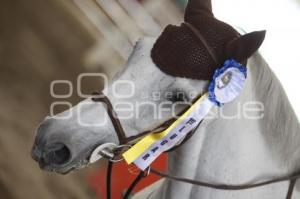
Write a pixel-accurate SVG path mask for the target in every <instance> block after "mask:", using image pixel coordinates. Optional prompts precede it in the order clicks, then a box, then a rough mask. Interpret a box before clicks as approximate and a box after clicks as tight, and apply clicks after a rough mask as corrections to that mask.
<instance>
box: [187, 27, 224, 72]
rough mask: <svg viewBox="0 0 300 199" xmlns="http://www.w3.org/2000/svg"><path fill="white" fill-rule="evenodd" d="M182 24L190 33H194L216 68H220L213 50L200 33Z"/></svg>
mask: <svg viewBox="0 0 300 199" xmlns="http://www.w3.org/2000/svg"><path fill="white" fill-rule="evenodd" d="M183 24H184V25H185V26H186V27H187V28H189V29H190V30H191V32H192V33H194V35H195V36H196V37H197V38H198V39H199V40H200V41H201V43H202V44H203V45H204V46H205V48H206V50H207V52H208V53H209V55H210V56H211V58H212V59H213V61H214V62H215V64H216V65H217V66H220V65H221V64H222V63H221V62H220V60H218V58H217V56H216V52H215V50H214V49H213V48H212V47H211V46H210V45H209V44H208V43H207V41H206V39H205V38H204V37H203V35H202V34H201V33H200V31H199V30H198V29H197V28H195V27H194V26H193V25H192V24H190V23H187V22H184V23H183Z"/></svg>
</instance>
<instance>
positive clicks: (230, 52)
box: [225, 31, 266, 63]
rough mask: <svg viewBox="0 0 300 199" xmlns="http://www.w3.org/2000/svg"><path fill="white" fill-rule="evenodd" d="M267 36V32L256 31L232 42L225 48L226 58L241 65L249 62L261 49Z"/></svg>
mask: <svg viewBox="0 0 300 199" xmlns="http://www.w3.org/2000/svg"><path fill="white" fill-rule="evenodd" d="M265 36H266V31H256V32H251V33H248V34H245V35H243V36H241V37H239V38H236V39H234V40H232V41H230V42H229V43H228V44H227V45H226V47H225V53H226V57H227V58H232V59H235V60H236V61H239V62H240V63H242V62H244V61H247V59H248V58H249V57H251V56H252V55H253V54H254V53H255V52H256V51H257V50H258V49H259V47H260V46H261V44H262V43H263V41H264V40H265Z"/></svg>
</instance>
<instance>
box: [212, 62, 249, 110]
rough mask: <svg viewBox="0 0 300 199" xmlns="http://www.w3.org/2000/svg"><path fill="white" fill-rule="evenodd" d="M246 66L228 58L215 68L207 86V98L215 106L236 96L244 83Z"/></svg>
mask: <svg viewBox="0 0 300 199" xmlns="http://www.w3.org/2000/svg"><path fill="white" fill-rule="evenodd" d="M246 78H247V68H246V67H245V66H243V65H241V64H240V63H238V62H237V61H235V60H233V59H230V60H227V61H225V63H224V66H222V67H221V68H219V69H217V70H216V71H215V73H214V76H213V80H212V81H211V83H210V85H209V87H208V98H209V100H210V101H211V102H213V103H214V104H215V105H217V106H221V105H223V104H226V103H229V102H231V101H233V100H234V99H235V98H237V97H238V96H239V95H240V94H241V92H242V90H243V88H244V85H245V82H246Z"/></svg>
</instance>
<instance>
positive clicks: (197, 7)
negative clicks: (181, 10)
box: [184, 0, 214, 22]
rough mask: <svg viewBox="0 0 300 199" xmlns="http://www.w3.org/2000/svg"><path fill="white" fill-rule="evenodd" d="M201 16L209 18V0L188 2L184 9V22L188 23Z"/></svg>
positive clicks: (210, 12)
mask: <svg viewBox="0 0 300 199" xmlns="http://www.w3.org/2000/svg"><path fill="white" fill-rule="evenodd" d="M199 16H200V17H201V16H211V17H213V16H214V15H213V13H212V6H211V0H189V1H188V4H187V7H186V9H185V15H184V21H186V22H189V21H190V20H191V18H195V17H199Z"/></svg>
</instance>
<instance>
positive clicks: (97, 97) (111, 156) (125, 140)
mask: <svg viewBox="0 0 300 199" xmlns="http://www.w3.org/2000/svg"><path fill="white" fill-rule="evenodd" d="M184 25H186V26H187V27H188V28H189V29H190V30H191V32H193V33H194V34H195V35H196V36H197V38H198V39H199V40H200V41H201V42H202V43H203V44H204V45H205V47H206V48H207V51H208V52H209V54H210V55H211V57H212V59H213V60H214V61H215V63H216V64H219V60H218V59H217V57H216V56H215V53H214V50H213V49H212V48H211V47H210V46H209V45H208V43H207V42H206V40H205V38H204V37H203V36H202V34H201V33H200V32H199V31H198V30H197V29H196V28H195V27H194V26H193V25H191V24H188V23H184ZM198 98H199V97H197V98H196V100H197V99H198ZM92 100H93V101H94V102H102V103H104V104H105V105H106V110H107V113H108V115H109V117H110V120H111V122H112V124H113V126H114V129H115V131H116V133H117V136H118V139H119V146H116V147H115V149H112V150H103V151H100V152H99V153H100V154H101V155H102V157H104V158H106V159H108V160H109V163H108V169H107V178H106V183H107V187H106V188H107V190H106V191H107V199H111V176H112V172H113V164H114V162H118V161H122V160H123V158H121V157H120V156H121V154H122V152H124V149H128V147H130V143H134V142H135V141H136V140H138V139H140V138H142V137H144V136H146V135H148V134H150V133H158V132H161V131H162V130H164V129H166V128H168V127H169V126H170V125H171V124H172V123H173V122H174V121H176V118H175V117H174V118H171V119H169V120H167V121H165V122H164V123H162V124H161V125H159V126H158V127H156V128H154V129H153V130H150V131H145V132H142V133H140V134H139V135H136V136H131V137H126V134H125V131H124V129H123V127H122V125H121V122H120V120H119V118H118V117H117V113H116V111H115V110H114V107H113V105H112V103H111V102H110V100H109V99H108V98H107V96H105V95H104V94H103V93H102V92H95V93H93V97H92ZM196 100H194V101H193V102H195V101H196ZM187 109H188V107H187V108H186V109H184V110H183V111H181V112H180V113H179V114H178V115H177V116H181V115H182V114H183V113H185V111H186V110H187ZM200 124H201V122H200V123H199V125H198V126H197V127H196V128H194V129H193V130H191V131H190V132H189V133H188V134H187V136H186V137H185V138H184V139H183V140H182V141H181V142H180V143H179V144H178V145H176V146H174V147H173V148H171V149H169V150H168V151H166V152H170V151H174V150H176V149H177V148H178V147H180V146H181V145H182V144H184V143H185V142H186V141H187V140H188V139H190V138H191V137H192V136H193V134H194V133H195V132H196V130H197V129H198V127H199V126H200ZM150 173H153V174H155V175H158V176H160V177H163V178H167V179H170V180H174V181H179V182H184V183H189V184H193V185H197V186H201V187H206V188H211V189H218V190H227V191H238V190H247V189H253V188H257V187H262V186H267V185H270V184H275V183H279V182H284V181H290V183H289V188H288V191H287V195H286V199H292V195H293V191H294V188H295V184H296V182H297V180H298V179H299V178H300V172H297V173H295V174H293V175H289V176H284V177H278V178H274V179H271V180H266V181H261V182H258V183H250V184H239V185H229V184H214V183H209V182H204V181H198V180H193V179H187V178H183V177H178V176H171V175H169V174H167V173H164V172H161V171H158V170H155V169H152V168H150V167H148V169H146V171H140V173H139V174H138V175H137V177H136V178H135V180H134V181H133V182H132V184H131V185H130V186H129V188H128V189H127V191H126V193H125V195H124V196H123V199H128V198H129V197H130V194H131V193H132V191H133V189H134V188H135V186H136V185H137V184H138V183H139V182H140V181H141V180H142V179H143V178H144V177H146V176H148V175H149V174H150Z"/></svg>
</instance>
